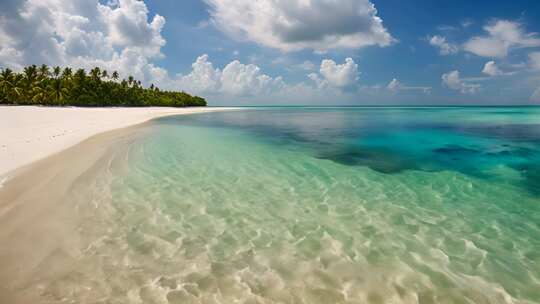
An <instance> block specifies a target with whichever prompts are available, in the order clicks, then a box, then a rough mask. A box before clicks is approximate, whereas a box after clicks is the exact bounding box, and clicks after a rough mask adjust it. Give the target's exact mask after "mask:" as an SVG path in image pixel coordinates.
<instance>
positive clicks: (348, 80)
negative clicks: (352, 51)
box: [319, 58, 360, 88]
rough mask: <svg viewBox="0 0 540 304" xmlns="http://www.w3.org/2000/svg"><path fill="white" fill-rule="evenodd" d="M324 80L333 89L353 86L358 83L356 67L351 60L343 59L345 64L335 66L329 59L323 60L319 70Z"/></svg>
mask: <svg viewBox="0 0 540 304" xmlns="http://www.w3.org/2000/svg"><path fill="white" fill-rule="evenodd" d="M319 72H320V74H321V75H322V77H323V78H324V81H326V82H328V84H330V85H331V86H333V87H338V88H346V87H350V86H352V85H354V84H355V83H356V82H357V81H358V75H359V74H360V72H359V71H358V65H357V64H356V63H355V62H354V60H352V58H347V59H345V63H343V64H337V63H336V62H335V61H333V60H331V59H325V60H323V61H322V62H321V67H320V70H319Z"/></svg>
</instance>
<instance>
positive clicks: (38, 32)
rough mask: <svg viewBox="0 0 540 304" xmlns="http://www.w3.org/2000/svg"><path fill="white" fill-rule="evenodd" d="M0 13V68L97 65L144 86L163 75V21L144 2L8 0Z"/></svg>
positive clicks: (164, 73) (135, 0)
mask: <svg viewBox="0 0 540 304" xmlns="http://www.w3.org/2000/svg"><path fill="white" fill-rule="evenodd" d="M2 9H3V10H2V12H0V66H7V67H12V68H17V69H19V68H21V67H22V66H24V65H28V64H42V63H45V64H49V65H60V66H64V65H70V66H75V67H81V68H91V67H93V66H99V67H101V68H106V69H108V70H113V69H114V70H118V71H119V72H120V73H122V74H123V76H127V75H128V74H132V75H133V76H135V77H137V78H139V79H140V80H142V81H144V82H145V83H148V82H151V81H155V80H156V78H157V79H160V78H164V77H166V74H167V72H166V71H165V70H163V69H161V68H159V67H156V66H155V65H154V64H152V63H151V60H152V58H156V57H161V56H162V54H161V48H162V47H163V45H165V39H164V38H163V37H162V36H161V30H162V28H163V26H164V24H165V18H163V17H162V16H159V15H155V16H153V18H149V17H150V16H149V11H148V9H147V7H146V4H145V3H144V2H143V1H138V0H119V1H111V2H109V3H107V4H101V3H100V2H99V1H98V0H69V1H68V0H25V1H13V0H7V2H6V3H4V2H3V3H2Z"/></svg>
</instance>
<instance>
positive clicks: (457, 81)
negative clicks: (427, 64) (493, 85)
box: [441, 71, 481, 94]
mask: <svg viewBox="0 0 540 304" xmlns="http://www.w3.org/2000/svg"><path fill="white" fill-rule="evenodd" d="M441 78H442V82H443V84H444V85H445V86H447V87H448V88H450V89H452V90H457V91H460V92H461V93H463V94H474V93H476V92H478V90H480V88H481V86H480V85H479V84H473V83H469V82H467V81H465V80H463V79H461V77H460V75H459V71H451V72H448V73H446V74H443V75H442V77H441Z"/></svg>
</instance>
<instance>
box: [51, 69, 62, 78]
mask: <svg viewBox="0 0 540 304" xmlns="http://www.w3.org/2000/svg"><path fill="white" fill-rule="evenodd" d="M61 73H62V69H61V68H60V67H59V66H57V67H54V69H53V76H54V78H58V77H60V74H61Z"/></svg>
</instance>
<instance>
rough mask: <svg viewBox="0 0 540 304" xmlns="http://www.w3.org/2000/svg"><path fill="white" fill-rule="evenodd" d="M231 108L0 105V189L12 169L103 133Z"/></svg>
mask: <svg viewBox="0 0 540 304" xmlns="http://www.w3.org/2000/svg"><path fill="white" fill-rule="evenodd" d="M227 109H231V108H210V107H208V108H76V107H69V108H50V107H31V106H28V107H27V106H24V107H21V106H17V107H10V106H0V187H1V184H2V181H3V180H5V176H6V175H7V174H8V173H9V172H10V171H12V170H14V169H17V168H19V167H22V166H25V165H28V164H30V163H32V162H35V161H37V160H39V159H42V158H45V157H47V156H50V155H52V154H55V153H57V152H60V151H62V150H64V149H66V148H69V147H71V146H73V145H76V144H77V143H80V142H81V141H83V140H85V139H87V138H89V137H91V136H93V135H96V134H98V133H102V132H105V131H109V130H113V129H119V128H123V127H128V126H131V125H136V124H139V123H143V122H145V121H148V120H150V119H153V118H156V117H162V116H168V115H177V114H192V113H203V112H210V111H222V110H227Z"/></svg>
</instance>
